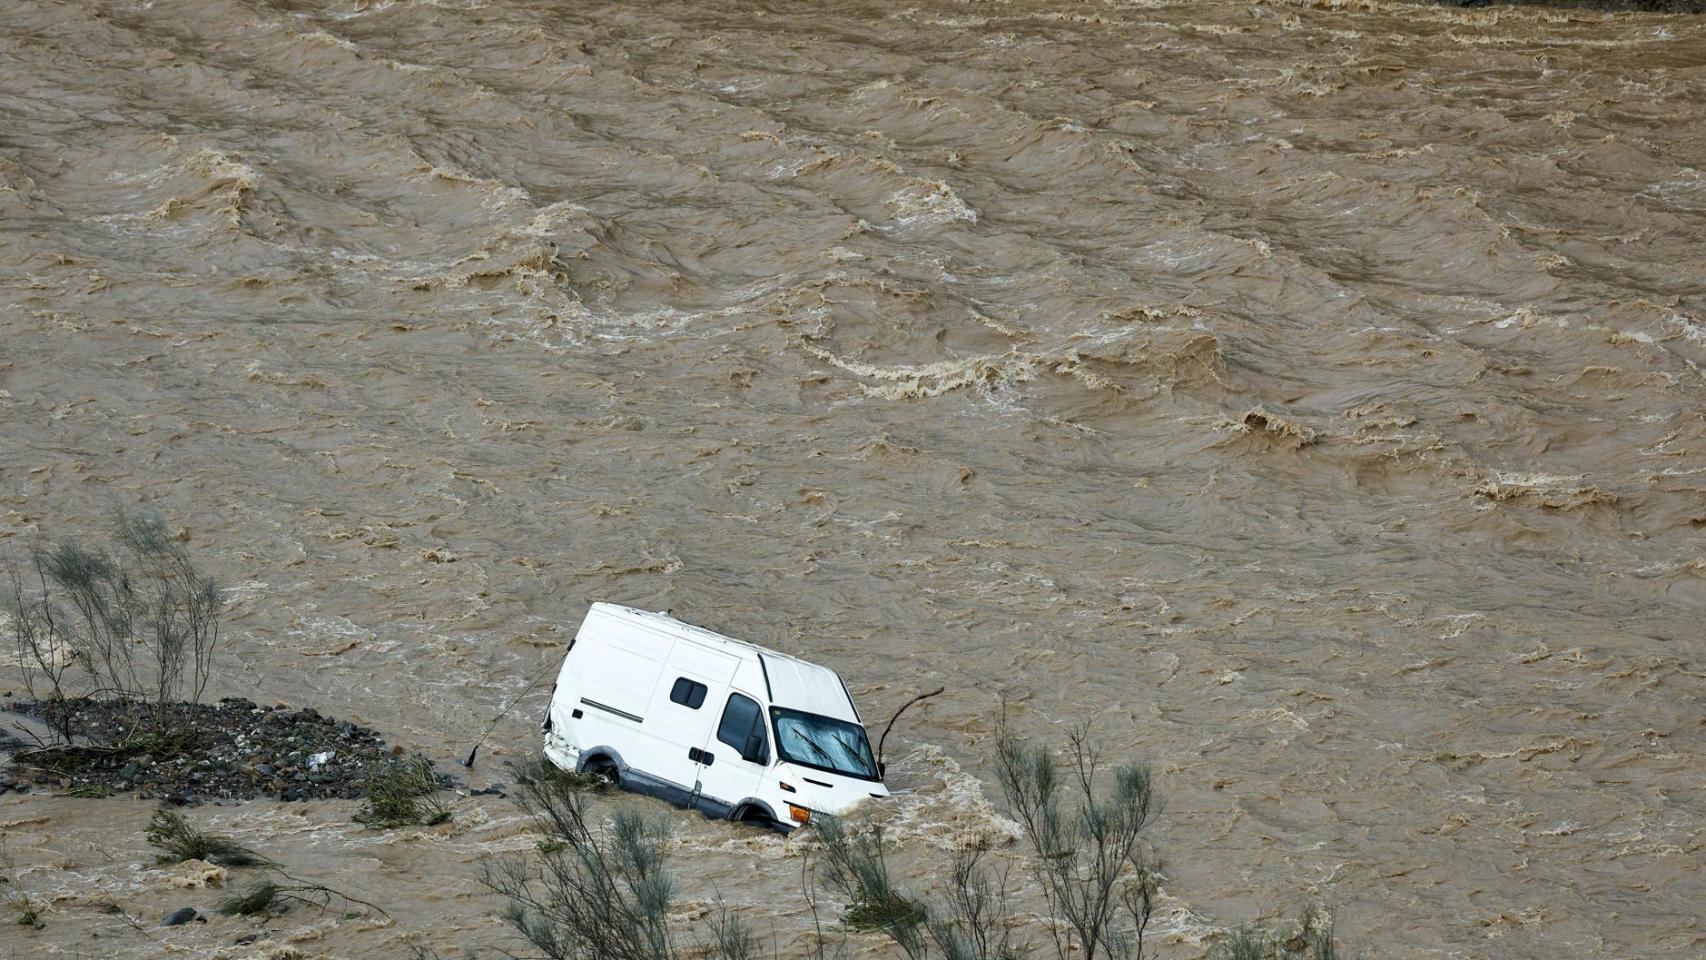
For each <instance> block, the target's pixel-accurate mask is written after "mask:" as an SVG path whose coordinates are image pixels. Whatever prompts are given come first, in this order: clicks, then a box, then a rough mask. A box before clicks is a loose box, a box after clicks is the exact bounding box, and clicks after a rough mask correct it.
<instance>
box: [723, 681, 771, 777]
mask: <svg viewBox="0 0 1706 960" xmlns="http://www.w3.org/2000/svg"><path fill="white" fill-rule="evenodd" d="M717 739H718V740H721V741H722V742H724V743H726V744H728V745H729V746H731V747H734V748H735V749H736V750H739V751H740V755H741V759H743V760H749V761H751V762H753V763H768V762H769V760H770V748H769V738H768V737H766V736H765V735H764V713H763V711H761V710H759V709H758V703H757V701H755V700H753V699H752V698H751V697H743V696H741V695H740V694H738V693H735V694H730V695H729V705H728V706H727V707H724V708H723V722H722V723H720V724H718V725H717Z"/></svg>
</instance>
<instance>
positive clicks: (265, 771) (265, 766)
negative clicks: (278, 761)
mask: <svg viewBox="0 0 1706 960" xmlns="http://www.w3.org/2000/svg"><path fill="white" fill-rule="evenodd" d="M255 772H256V773H258V774H260V775H261V776H263V777H270V776H272V775H273V774H275V773H277V772H278V771H277V770H276V769H274V768H273V765H272V764H270V763H257V764H255Z"/></svg>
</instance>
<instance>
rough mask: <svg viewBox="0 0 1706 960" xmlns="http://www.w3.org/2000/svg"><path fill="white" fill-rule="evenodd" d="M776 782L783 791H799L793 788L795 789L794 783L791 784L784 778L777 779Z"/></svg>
mask: <svg viewBox="0 0 1706 960" xmlns="http://www.w3.org/2000/svg"><path fill="white" fill-rule="evenodd" d="M776 783H777V784H778V785H779V786H781V788H782V790H783V792H784V793H799V792H800V791H798V790H795V789H794V785H793V784H791V783H789V782H788V781H786V780H778V781H776Z"/></svg>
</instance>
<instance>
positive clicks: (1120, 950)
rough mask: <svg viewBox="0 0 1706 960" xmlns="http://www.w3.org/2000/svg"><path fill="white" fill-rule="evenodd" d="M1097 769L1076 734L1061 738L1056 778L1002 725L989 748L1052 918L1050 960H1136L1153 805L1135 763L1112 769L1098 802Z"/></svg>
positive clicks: (1150, 903)
mask: <svg viewBox="0 0 1706 960" xmlns="http://www.w3.org/2000/svg"><path fill="white" fill-rule="evenodd" d="M1101 766H1102V764H1101V757H1100V754H1099V753H1098V751H1097V749H1096V747H1095V746H1094V745H1093V744H1092V743H1091V742H1090V736H1089V730H1088V729H1087V728H1086V727H1084V726H1078V727H1074V728H1073V729H1071V730H1070V731H1069V732H1068V734H1067V763H1066V770H1065V772H1064V773H1063V772H1062V770H1061V765H1060V764H1059V763H1058V762H1057V761H1056V760H1055V758H1054V755H1053V754H1051V753H1050V752H1049V751H1048V750H1047V749H1046V748H1042V747H1031V746H1027V745H1026V744H1024V743H1021V742H1020V741H1019V738H1018V737H1017V736H1016V735H1015V734H1014V733H1013V731H1012V729H1011V728H1010V727H1008V726H1007V725H1006V724H1005V722H1003V724H1002V726H1001V729H1000V732H999V736H998V738H997V742H996V774H997V776H998V778H999V779H1000V784H1001V792H1002V795H1003V796H1004V797H1005V798H1006V801H1007V805H1008V807H1009V808H1010V809H1011V810H1012V812H1013V815H1014V816H1015V817H1017V818H1018V820H1019V822H1020V823H1021V824H1023V825H1024V827H1025V835H1026V837H1027V838H1028V839H1029V840H1030V843H1031V848H1032V852H1033V853H1034V854H1035V859H1034V860H1033V861H1032V864H1031V872H1032V875H1033V876H1034V877H1035V878H1036V881H1037V884H1038V885H1039V886H1040V887H1041V888H1042V892H1043V896H1044V898H1045V900H1046V901H1047V903H1048V907H1049V911H1050V913H1051V914H1052V915H1053V916H1054V917H1055V918H1056V919H1057V920H1058V923H1057V924H1055V925H1051V926H1050V927H1049V932H1050V935H1051V937H1052V938H1053V941H1054V947H1055V953H1056V955H1057V956H1059V957H1061V958H1063V960H1064V958H1066V957H1067V956H1068V955H1069V953H1073V952H1076V955H1077V956H1078V957H1080V958H1082V960H1097V958H1104V960H1141V958H1142V957H1143V955H1144V949H1145V947H1144V933H1145V931H1146V930H1147V929H1148V927H1149V920H1150V917H1151V915H1152V914H1153V912H1154V891H1155V879H1154V870H1153V869H1152V867H1151V866H1150V863H1149V861H1148V858H1147V854H1146V852H1145V850H1144V848H1143V847H1142V846H1141V844H1140V843H1139V841H1140V839H1141V838H1142V835H1143V830H1144V828H1145V827H1147V826H1148V825H1149V822H1150V819H1151V817H1152V816H1153V815H1154V814H1155V813H1156V812H1157V811H1158V809H1159V805H1160V804H1159V798H1158V797H1157V796H1156V794H1155V789H1154V782H1153V779H1152V778H1151V776H1150V772H1149V768H1148V767H1146V766H1144V765H1143V764H1138V763H1131V764H1122V765H1119V766H1117V767H1115V768H1114V769H1113V771H1112V774H1113V778H1112V779H1113V785H1112V788H1111V789H1110V790H1109V791H1108V792H1107V793H1106V794H1105V795H1103V794H1099V793H1098V792H1097V789H1098V785H1097V779H1098V775H1099V774H1100V773H1102V770H1101Z"/></svg>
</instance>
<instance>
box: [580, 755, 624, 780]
mask: <svg viewBox="0 0 1706 960" xmlns="http://www.w3.org/2000/svg"><path fill="white" fill-rule="evenodd" d="M581 769H583V770H585V771H586V772H587V773H590V774H592V775H593V776H595V777H597V778H599V779H600V780H603V781H604V782H606V783H608V784H610V785H611V786H613V787H617V786H621V785H622V771H621V769H620V768H618V767H617V766H616V762H615V761H614V760H611V759H610V758H609V757H603V756H599V757H593V758H592V759H591V760H588V761H587V762H586V764H585V765H584V766H583V767H582V768H581Z"/></svg>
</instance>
